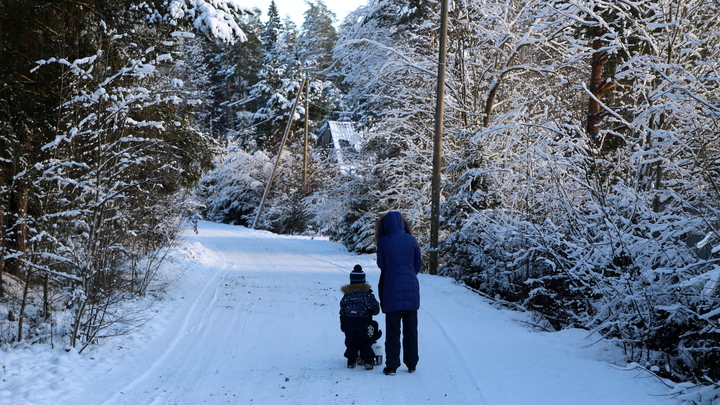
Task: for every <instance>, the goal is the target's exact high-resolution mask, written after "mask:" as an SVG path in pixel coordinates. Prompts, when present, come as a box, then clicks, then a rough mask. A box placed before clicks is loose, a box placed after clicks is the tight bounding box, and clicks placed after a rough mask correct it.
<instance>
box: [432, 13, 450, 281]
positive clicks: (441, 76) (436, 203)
mask: <svg viewBox="0 0 720 405" xmlns="http://www.w3.org/2000/svg"><path fill="white" fill-rule="evenodd" d="M447 24H448V0H442V6H441V9H440V52H439V53H440V55H439V57H438V76H437V104H436V105H435V139H434V142H433V172H432V200H431V204H432V209H431V212H430V274H437V268H438V251H437V250H438V235H439V233H440V168H441V166H442V136H443V119H444V117H445V59H446V53H447Z"/></svg>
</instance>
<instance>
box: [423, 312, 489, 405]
mask: <svg viewBox="0 0 720 405" xmlns="http://www.w3.org/2000/svg"><path fill="white" fill-rule="evenodd" d="M420 316H421V317H422V318H421V321H423V322H424V321H426V319H428V318H429V319H430V320H431V321H432V324H433V325H434V326H435V328H436V330H437V331H438V333H439V334H440V335H442V338H443V341H444V342H446V343H448V345H447V347H446V350H445V351H444V352H443V355H444V357H445V358H448V357H449V356H450V355H449V353H448V350H447V349H451V351H452V354H453V355H454V356H453V357H454V358H456V359H459V360H460V361H459V363H460V364H461V365H462V368H463V370H462V374H463V375H465V376H467V377H468V378H470V379H471V380H472V382H473V385H474V386H475V387H477V395H478V397H477V399H476V400H477V402H475V404H477V405H488V404H489V403H488V401H487V400H486V399H485V396H484V395H483V394H482V390H481V388H480V384H479V383H478V381H477V379H476V378H475V375H474V374H473V371H472V368H471V367H469V366H468V364H467V362H466V361H465V356H463V353H462V351H461V350H460V348H459V346H458V345H457V344H456V342H455V341H454V340H453V338H452V337H451V336H450V334H448V333H447V330H446V329H445V327H444V326H443V325H442V324H441V323H440V322H439V321H438V320H437V319H436V318H435V316H434V315H433V314H432V313H431V312H430V311H428V310H425V309H421V310H420ZM426 328H427V327H425V328H424V329H426ZM427 335H428V337H427V339H428V340H430V341H434V342H436V344H437V342H438V341H439V339H437V338H433V337H434V336H435V334H427Z"/></svg>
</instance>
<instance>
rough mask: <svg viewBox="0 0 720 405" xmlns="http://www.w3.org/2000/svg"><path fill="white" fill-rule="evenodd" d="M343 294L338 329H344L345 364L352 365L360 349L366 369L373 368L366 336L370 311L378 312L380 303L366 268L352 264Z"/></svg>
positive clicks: (371, 313) (370, 341) (373, 354)
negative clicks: (348, 280) (367, 281)
mask: <svg viewBox="0 0 720 405" xmlns="http://www.w3.org/2000/svg"><path fill="white" fill-rule="evenodd" d="M341 291H342V292H343V293H344V294H345V295H343V298H342V300H340V330H342V331H343V332H345V347H346V349H345V357H346V358H347V366H348V368H354V367H355V363H356V362H357V359H358V352H360V359H361V360H362V361H363V362H364V363H365V369H366V370H372V369H373V363H374V362H375V353H374V352H373V349H372V347H371V345H372V343H373V341H372V340H371V339H372V338H371V337H370V336H368V326H369V325H370V322H371V320H372V316H373V315H377V314H379V313H380V304H379V303H378V301H377V300H376V299H375V295H374V294H373V292H372V290H371V289H370V284H368V283H366V282H365V272H363V271H362V267H360V265H359V264H358V265H355V268H354V269H353V271H352V273H350V284H347V285H344V286H343V287H342V288H341Z"/></svg>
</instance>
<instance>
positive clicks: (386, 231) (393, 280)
mask: <svg viewBox="0 0 720 405" xmlns="http://www.w3.org/2000/svg"><path fill="white" fill-rule="evenodd" d="M375 236H376V238H377V265H378V267H379V268H380V284H379V286H378V287H379V288H378V295H379V296H380V307H381V308H382V312H383V313H384V314H385V333H386V335H385V336H386V340H385V358H386V362H385V366H386V367H385V369H384V370H383V372H384V373H385V374H386V375H393V374H395V373H396V371H397V368H398V367H400V347H401V345H400V334H401V326H402V349H403V363H405V365H406V366H407V368H408V371H410V372H411V373H412V372H414V371H415V367H416V366H417V363H418V333H417V311H418V309H420V285H419V283H418V278H417V274H418V273H419V272H420V269H421V268H422V257H421V255H420V247H419V246H418V243H417V240H415V237H414V236H412V231H411V229H410V225H409V224H408V223H407V221H406V220H405V218H403V217H402V215H401V214H400V213H399V212H397V211H390V212H388V213H387V214H385V215H384V216H383V217H382V218H381V219H380V222H379V224H378V227H377V230H376V232H375Z"/></svg>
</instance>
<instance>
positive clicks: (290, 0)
mask: <svg viewBox="0 0 720 405" xmlns="http://www.w3.org/2000/svg"><path fill="white" fill-rule="evenodd" d="M323 2H324V3H325V5H326V6H328V8H329V9H330V10H332V11H334V12H335V15H336V16H337V18H338V22H341V21H342V20H343V18H345V16H346V15H347V14H348V13H349V12H351V11H355V9H357V8H358V7H360V6H364V5H365V4H367V0H324V1H323ZM242 4H243V5H244V6H246V7H257V8H259V9H260V10H261V11H262V13H263V15H262V17H263V18H262V20H263V21H265V17H266V16H267V11H268V7H270V0H244V1H243V3H242ZM275 4H276V5H277V8H278V10H279V11H280V18H285V14H289V15H290V18H292V19H293V21H295V24H297V25H298V28H299V27H300V26H301V25H302V23H303V20H304V17H303V14H304V13H305V10H307V4H305V0H275Z"/></svg>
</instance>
